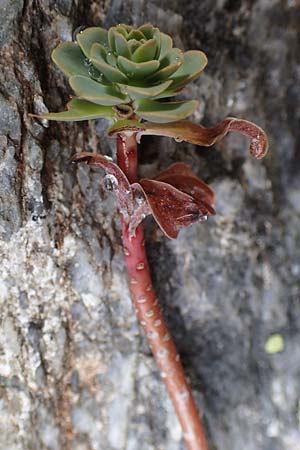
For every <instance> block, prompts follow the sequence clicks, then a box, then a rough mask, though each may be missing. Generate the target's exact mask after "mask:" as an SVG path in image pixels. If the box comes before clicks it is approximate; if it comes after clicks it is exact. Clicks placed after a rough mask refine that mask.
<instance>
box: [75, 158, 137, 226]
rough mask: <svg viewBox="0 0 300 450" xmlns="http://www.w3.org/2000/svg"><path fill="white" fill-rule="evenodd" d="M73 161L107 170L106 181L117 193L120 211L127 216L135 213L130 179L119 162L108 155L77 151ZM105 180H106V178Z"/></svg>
mask: <svg viewBox="0 0 300 450" xmlns="http://www.w3.org/2000/svg"><path fill="white" fill-rule="evenodd" d="M72 163H85V164H88V165H89V166H90V167H94V168H99V167H101V168H102V169H104V170H105V172H106V173H107V177H108V178H106V181H107V184H108V185H109V186H110V189H109V187H108V189H109V190H113V191H115V193H116V196H117V199H118V202H119V206H120V211H121V213H122V214H123V216H124V217H125V218H128V217H129V216H131V215H132V213H133V195H132V190H131V187H130V184H129V181H128V179H127V177H126V176H125V174H124V173H123V172H122V170H121V169H120V168H119V166H118V165H117V164H115V163H114V162H112V161H110V160H109V159H108V157H106V156H103V155H99V154H97V153H92V152H82V153H77V154H76V155H74V156H73V157H72ZM104 181H105V180H104Z"/></svg>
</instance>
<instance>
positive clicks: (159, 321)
mask: <svg viewBox="0 0 300 450" xmlns="http://www.w3.org/2000/svg"><path fill="white" fill-rule="evenodd" d="M160 325H161V320H160V319H157V320H155V321H154V326H155V327H159V326H160Z"/></svg>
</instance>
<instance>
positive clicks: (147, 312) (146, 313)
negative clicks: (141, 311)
mask: <svg viewBox="0 0 300 450" xmlns="http://www.w3.org/2000/svg"><path fill="white" fill-rule="evenodd" d="M153 315H154V312H153V311H152V309H150V310H149V311H146V312H145V316H146V317H152V316H153Z"/></svg>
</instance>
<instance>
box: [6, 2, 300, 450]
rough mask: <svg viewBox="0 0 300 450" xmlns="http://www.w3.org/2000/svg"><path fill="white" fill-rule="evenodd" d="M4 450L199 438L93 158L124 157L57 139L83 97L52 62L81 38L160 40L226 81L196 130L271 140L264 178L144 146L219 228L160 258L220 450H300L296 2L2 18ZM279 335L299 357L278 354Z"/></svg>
mask: <svg viewBox="0 0 300 450" xmlns="http://www.w3.org/2000/svg"><path fill="white" fill-rule="evenodd" d="M1 11H2V13H1V15H0V48H1V63H2V68H1V71H0V211H1V213H0V233H1V243H0V255H1V278H0V302H1V334H0V348H1V352H0V381H1V402H0V411H1V423H0V449H1V450H8V449H9V450H46V449H47V450H48V449H49V450H52V449H53V450H69V449H72V450H91V449H92V450H180V449H184V446H183V443H182V441H181V431H180V428H179V426H178V423H177V420H176V418H175V415H174V412H173V409H172V406H171V404H170V401H169V399H168V398H167V395H166V392H165V390H164V387H163V385H162V382H161V380H160V379H159V376H158V373H157V371H156V367H155V364H154V362H153V359H152V357H151V354H150V352H149V349H148V347H147V344H146V342H145V339H144V337H143V336H142V333H141V330H140V329H139V326H138V324H137V321H136V318H135V315H134V310H133V308H132V305H131V300H130V296H129V291H128V286H127V280H126V275H125V273H124V263H123V255H122V249H121V246H120V234H119V228H120V225H119V221H118V214H117V211H116V204H115V201H114V198H113V196H112V195H111V194H107V193H105V192H104V191H103V190H102V189H101V188H100V190H99V185H100V180H101V176H102V175H101V173H99V172H96V171H91V170H89V169H88V168H87V167H77V168H74V167H71V166H70V164H69V161H70V156H71V154H72V153H73V152H74V151H82V150H84V151H86V150H90V149H94V150H97V151H98V152H103V153H106V154H110V155H111V154H113V149H114V142H113V141H112V140H108V139H107V138H106V137H105V136H104V133H103V130H104V128H103V124H102V123H101V121H99V122H91V123H87V122H82V123H77V124H66V123H60V124H55V123H54V124H53V123H51V124H48V123H47V122H45V123H41V122H40V121H38V120H32V119H30V118H29V117H28V113H29V112H35V113H41V112H44V111H46V110H47V109H49V110H52V111H58V110H59V109H60V110H62V109H63V105H64V104H65V103H66V100H67V99H68V96H69V94H70V93H71V92H70V89H69V88H68V86H67V83H66V80H65V79H64V77H63V75H62V74H61V73H60V72H59V71H58V70H57V69H56V68H55V66H54V64H52V62H51V59H50V53H51V50H52V49H53V48H54V47H55V46H56V45H57V44H58V42H60V41H61V40H71V39H72V32H73V31H74V29H76V27H77V26H79V25H83V24H84V25H86V26H90V25H95V24H96V25H103V26H105V27H108V26H111V25H113V24H115V23H119V22H131V23H133V24H135V25H139V24H142V23H144V22H147V21H151V22H152V23H153V24H155V25H157V26H158V27H160V28H161V29H162V30H163V31H165V32H167V33H170V34H171V35H172V36H173V38H174V40H175V43H176V45H178V46H182V47H184V48H185V49H188V48H201V49H202V50H204V51H205V52H206V53H207V55H208V58H209V65H208V67H207V69H206V70H205V72H204V73H203V74H202V75H201V77H200V78H199V79H198V80H197V81H195V82H194V83H193V85H191V86H190V87H189V88H188V89H187V91H186V92H185V94H184V95H185V96H186V98H192V97H193V98H198V99H200V101H201V106H200V108H199V110H198V111H197V113H196V114H195V115H194V117H193V120H194V121H195V122H198V123H199V122H200V121H202V123H204V124H213V123H215V122H216V121H218V120H220V119H222V118H223V117H225V116H227V115H230V116H237V117H244V118H247V119H248V120H253V121H255V122H257V123H258V124H259V125H261V126H262V127H264V128H265V129H266V131H267V132H268V134H269V137H270V147H271V152H270V154H269V156H268V157H267V158H266V159H265V160H263V161H254V160H252V159H250V156H248V154H247V153H246V142H245V141H244V139H242V138H240V137H239V136H238V135H235V134H232V135H231V136H229V137H228V138H226V140H224V141H223V142H222V143H221V144H219V145H218V146H215V147H214V148H213V149H210V150H207V149H199V148H196V147H195V146H193V145H187V144H184V143H176V142H171V141H170V140H167V139H164V138H161V139H159V138H143V139H144V140H143V147H142V150H141V152H140V162H141V166H140V172H141V174H143V175H145V174H155V173H157V171H158V170H160V169H163V168H165V167H167V166H168V165H169V164H170V163H172V162H175V161H184V162H186V163H189V164H191V165H192V166H193V167H194V168H196V170H197V172H198V173H199V175H200V176H201V177H203V178H204V179H205V180H206V181H208V182H209V183H211V185H212V186H213V187H214V189H215V191H216V195H217V202H216V209H217V212H218V215H217V216H216V218H215V219H210V220H209V221H208V222H206V223H205V224H198V225H194V226H193V227H191V228H189V229H187V230H186V231H184V232H182V233H181V234H180V237H179V239H178V240H176V241H168V240H167V239H166V238H164V237H163V236H162V235H161V233H160V232H158V231H157V230H156V227H155V225H154V224H153V223H152V222H151V221H148V222H147V224H146V227H147V234H148V250H149V258H150V263H151V267H152V271H153V276H154V280H155V286H156V288H157V291H158V294H159V297H160V299H161V303H162V305H163V308H164V310H165V314H166V316H167V319H168V322H169V325H170V327H171V330H172V333H173V336H174V338H175V340H176V343H177V345H178V348H179V350H180V353H181V355H182V360H183V363H184V365H185V368H186V371H187V373H188V375H189V378H190V380H191V384H192V387H193V389H194V392H195V395H196V399H197V401H198V404H199V406H200V407H201V409H202V411H204V421H205V424H206V427H207V430H208V434H209V439H210V443H211V449H212V450H213V449H214V450H241V449H247V450H299V449H300V383H299V379H300V365H299V360H300V346H299V340H300V319H299V317H300V284H299V277H300V226H299V224H300V223H299V215H300V181H299V180H300V176H299V175H300V158H299V138H300V133H299V121H300V83H299V82H300V57H299V55H300V48H299V47H300V45H299V42H300V39H299V31H300V25H299V24H300V6H299V2H297V1H296V0H285V1H284V0H281V1H279V0H272V1H270V0H255V1H250V0H245V1H233V0H226V1H225V0H219V1H217V2H216V1H212V0H203V1H201V2H198V1H196V0H193V1H190V2H184V3H183V2H180V1H179V0H171V1H170V0H168V1H167V0H160V1H158V0H150V1H144V0H131V1H128V2H125V1H121V0H111V1H106V0H103V1H101V2H95V1H92V0H87V1H84V2H75V1H72V0H59V1H49V0H45V1H43V2H39V1H33V0H27V1H26V2H25V1H24V2H23V1H21V0H2V1H1ZM274 333H279V334H280V335H281V336H282V337H283V339H284V350H283V351H282V352H280V353H275V354H269V353H266V351H265V344H266V341H267V340H268V338H269V337H270V336H272V334H274Z"/></svg>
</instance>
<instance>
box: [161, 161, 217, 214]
mask: <svg viewBox="0 0 300 450" xmlns="http://www.w3.org/2000/svg"><path fill="white" fill-rule="evenodd" d="M154 179H155V180H157V181H163V182H165V183H169V184H171V185H172V186H174V187H176V188H177V189H179V190H180V191H182V192H185V193H186V194H189V195H191V196H192V197H194V199H195V200H199V201H204V202H206V203H208V204H209V205H213V204H214V197H215V196H214V192H213V190H212V189H211V188H210V187H209V186H208V185H207V184H206V183H205V182H204V181H202V180H201V179H200V178H198V176H197V175H196V174H195V173H194V172H193V171H192V169H191V168H190V167H189V166H187V165H186V164H184V163H181V162H180V163H174V164H172V165H171V166H170V167H168V168H167V169H166V170H164V171H163V172H161V173H160V174H159V175H158V176H156V177H154Z"/></svg>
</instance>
